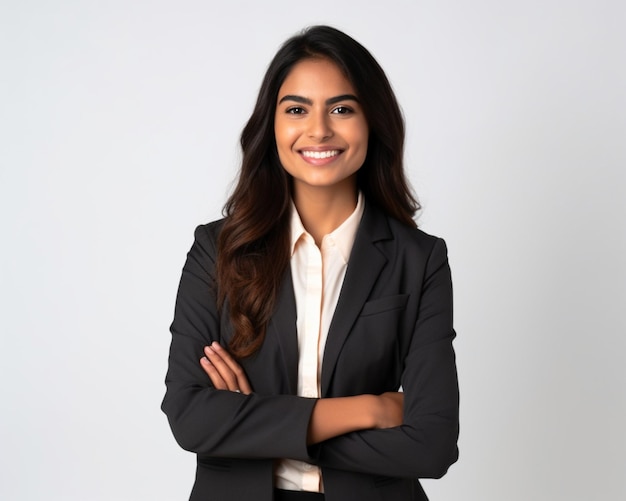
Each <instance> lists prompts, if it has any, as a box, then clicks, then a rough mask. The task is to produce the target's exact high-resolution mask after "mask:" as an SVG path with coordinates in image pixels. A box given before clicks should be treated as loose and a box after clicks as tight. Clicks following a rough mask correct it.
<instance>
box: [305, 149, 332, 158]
mask: <svg viewBox="0 0 626 501" xmlns="http://www.w3.org/2000/svg"><path fill="white" fill-rule="evenodd" d="M302 155H303V156H305V157H308V158H330V157H334V156H336V155H339V150H329V151H306V150H303V151H302Z"/></svg>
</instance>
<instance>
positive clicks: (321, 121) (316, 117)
mask: <svg viewBox="0 0 626 501" xmlns="http://www.w3.org/2000/svg"><path fill="white" fill-rule="evenodd" d="M307 132H308V135H309V137H310V138H311V139H315V140H317V141H324V140H325V139H328V138H330V137H332V135H333V131H332V128H331V124H330V117H329V116H328V115H327V114H326V113H312V114H311V115H310V117H309V130H308V131H307Z"/></svg>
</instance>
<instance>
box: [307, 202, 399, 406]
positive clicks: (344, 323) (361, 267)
mask: <svg viewBox="0 0 626 501" xmlns="http://www.w3.org/2000/svg"><path fill="white" fill-rule="evenodd" d="M389 238H392V236H391V231H390V229H389V225H388V223H387V219H386V216H385V215H384V214H382V213H381V212H380V211H379V210H378V209H376V208H375V207H370V206H369V204H367V203H366V206H365V212H364V214H363V219H362V220H361V224H360V226H359V229H358V231H357V235H356V238H355V240H354V246H353V247H352V252H351V254H350V261H349V263H348V269H347V270H346V276H345V278H344V281H343V285H342V287H341V293H340V294H339V300H338V301H337V307H336V308H335V313H334V315H333V319H332V321H331V324H330V328H329V329H328V338H327V339H326V347H325V349H324V360H323V363H322V381H321V390H322V394H321V397H326V396H327V394H328V390H329V387H330V382H331V380H332V375H333V372H334V370H335V365H336V364H337V359H338V358H339V353H340V352H341V349H342V347H343V344H344V342H345V341H346V339H347V337H348V335H349V334H350V330H351V329H352V325H353V324H354V322H355V321H356V319H357V317H358V315H359V313H360V311H361V308H362V307H363V305H364V304H365V302H366V301H367V298H368V297H369V294H370V291H371V290H372V287H373V286H374V284H375V283H376V280H377V279H378V276H379V275H380V272H381V271H382V269H383V267H384V266H385V264H386V263H387V257H386V256H385V255H384V254H383V253H382V252H381V250H380V249H379V248H378V247H377V246H376V245H375V243H376V242H378V241H380V240H385V239H389ZM296 370H297V368H296Z"/></svg>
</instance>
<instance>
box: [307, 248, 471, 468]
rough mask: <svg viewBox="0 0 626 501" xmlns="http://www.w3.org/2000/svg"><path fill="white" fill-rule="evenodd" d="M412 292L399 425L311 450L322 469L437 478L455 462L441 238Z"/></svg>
mask: <svg viewBox="0 0 626 501" xmlns="http://www.w3.org/2000/svg"><path fill="white" fill-rule="evenodd" d="M416 289H417V294H415V297H413V298H410V301H413V302H418V303H419V307H418V308H417V319H416V321H415V324H414V328H413V333H412V340H411V343H410V345H409V350H408V353H407V356H406V358H405V361H404V362H405V363H404V371H403V374H402V387H403V390H404V421H403V424H402V425H401V426H399V427H396V428H390V429H385V430H364V431H360V432H354V433H350V434H347V435H343V436H340V437H337V438H334V439H331V440H328V441H326V442H324V443H322V444H319V445H318V446H313V447H311V448H310V450H311V454H312V455H313V456H315V457H316V462H317V464H319V465H320V466H322V467H331V468H337V469H342V470H349V471H354V472H360V473H369V474H376V475H384V476H389V477H407V478H439V477H441V476H443V475H444V474H445V473H446V471H447V470H448V468H449V467H450V465H451V464H452V463H454V462H455V461H456V460H457V459H458V449H457V439H458V433H459V424H458V412H459V391H458V381H457V372H456V363H455V354H454V350H453V347H452V340H453V339H454V337H455V332H454V330H453V327H452V282H451V277H450V267H449V265H448V258H447V251H446V246H445V243H444V241H443V240H441V239H437V240H436V242H435V244H434V246H433V248H432V251H431V253H430V256H429V258H428V260H427V264H426V271H425V274H424V280H423V283H422V284H418V286H417V287H416Z"/></svg>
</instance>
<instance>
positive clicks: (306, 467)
mask: <svg viewBox="0 0 626 501" xmlns="http://www.w3.org/2000/svg"><path fill="white" fill-rule="evenodd" d="M302 469H303V470H304V471H311V470H312V469H313V465H311V464H309V463H304V464H303V465H302Z"/></svg>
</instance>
